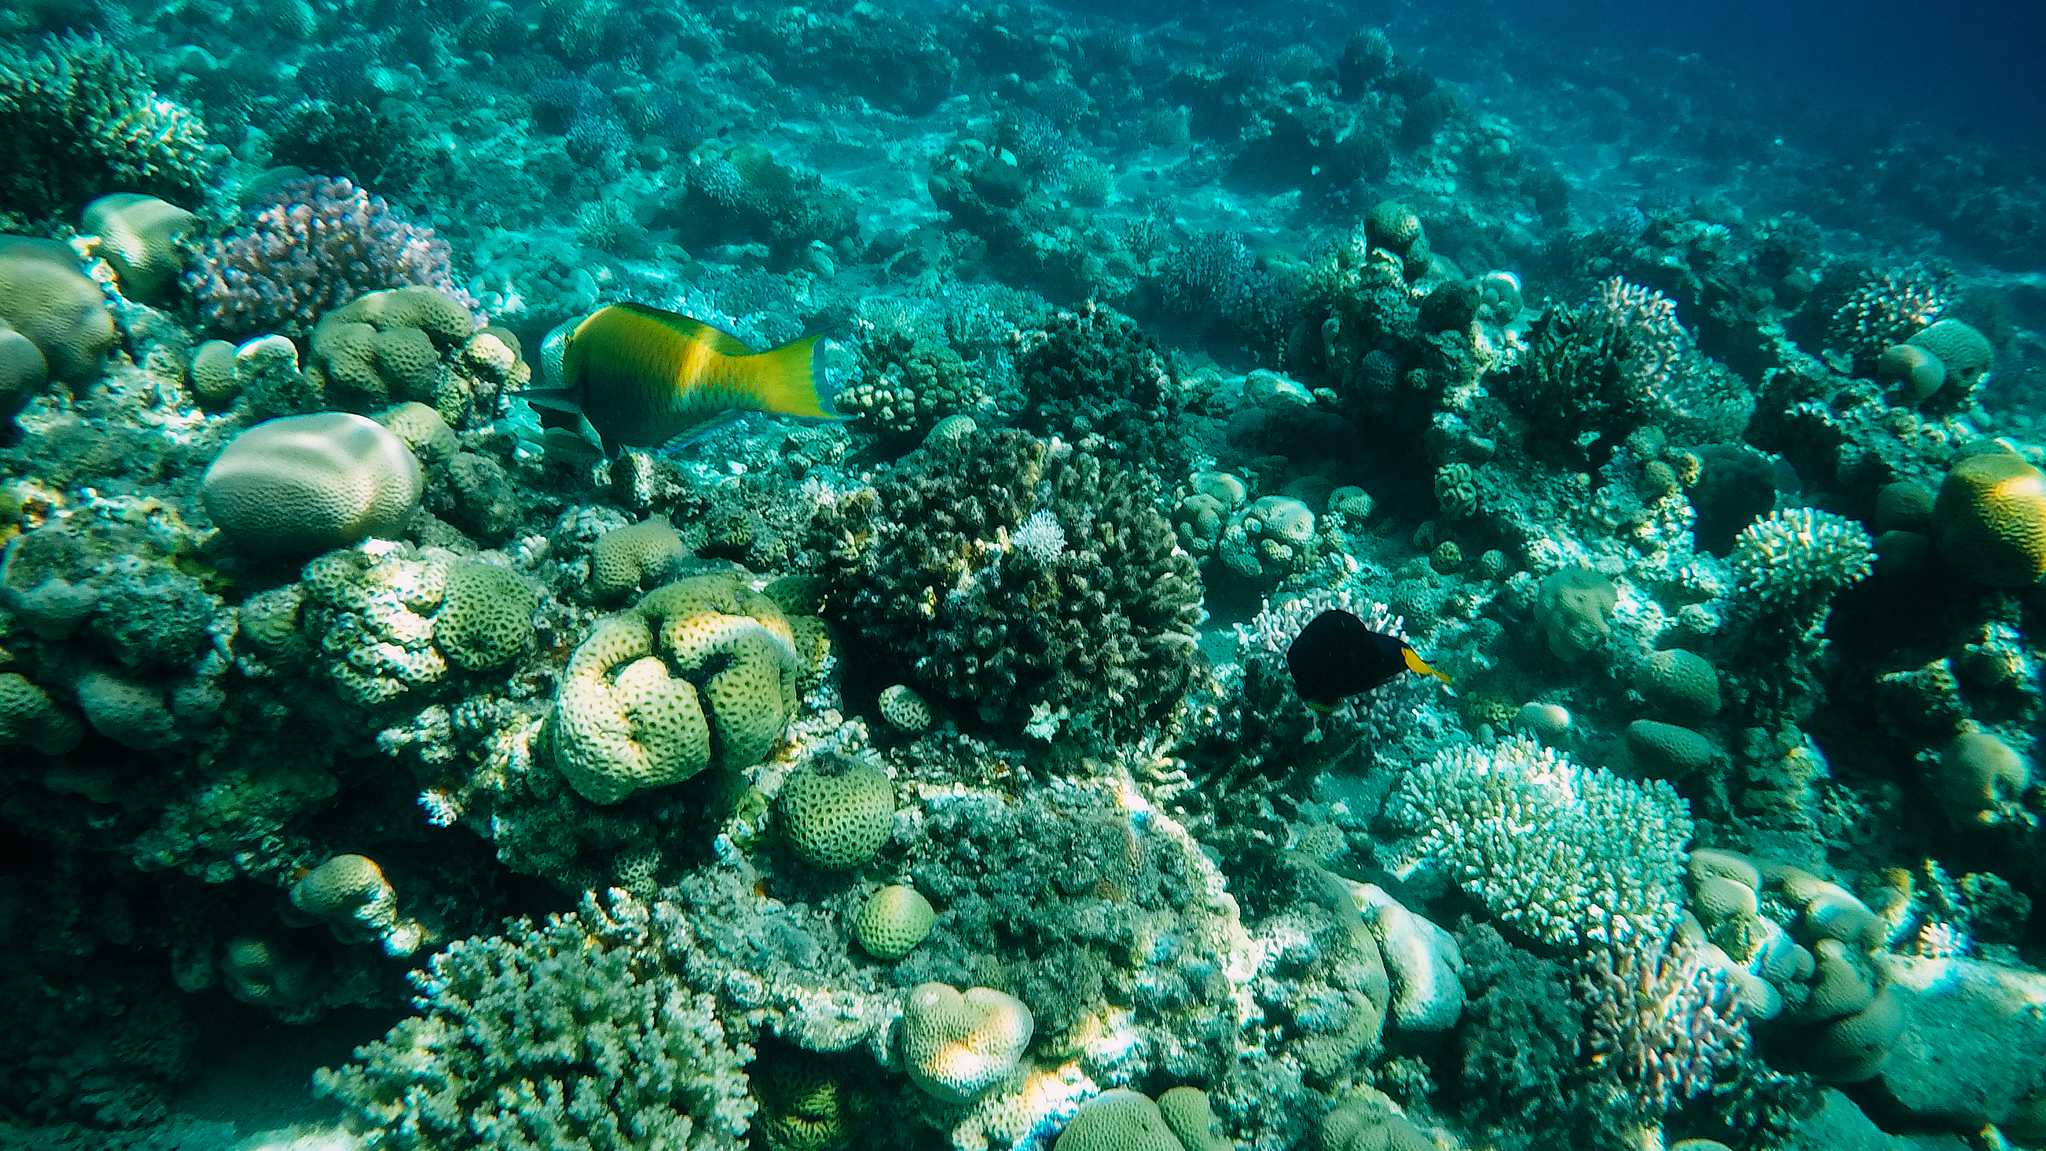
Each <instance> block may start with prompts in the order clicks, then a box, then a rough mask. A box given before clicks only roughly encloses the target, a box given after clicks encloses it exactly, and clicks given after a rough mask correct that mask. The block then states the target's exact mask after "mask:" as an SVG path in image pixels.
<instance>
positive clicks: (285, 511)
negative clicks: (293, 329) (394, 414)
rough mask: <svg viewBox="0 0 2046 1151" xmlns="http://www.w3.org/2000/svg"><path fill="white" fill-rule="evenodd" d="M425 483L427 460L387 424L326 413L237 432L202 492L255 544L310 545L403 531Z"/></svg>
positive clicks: (290, 548) (219, 518) (268, 547)
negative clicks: (422, 467)
mask: <svg viewBox="0 0 2046 1151" xmlns="http://www.w3.org/2000/svg"><path fill="white" fill-rule="evenodd" d="M425 482H426V481H425V476H424V474H423V473H422V472H421V471H420V469H419V460H418V459H417V458H415V457H414V456H413V455H412V452H411V450H410V449H408V448H406V446H405V442H404V441H403V440H401V439H399V438H398V437H397V436H395V435H393V434H391V432H390V431H389V430H388V429H386V428H385V427H384V426H383V425H381V424H379V423H377V422H376V421H375V420H371V419H368V418H365V417H363V416H358V415H353V414H350V413H348V412H319V413H315V414H313V415H309V416H287V417H285V418H283V419H277V420H270V421H268V422H265V423H261V424H257V425H256V426H255V427H253V428H250V429H249V430H248V431H245V432H243V433H242V434H241V435H239V436H236V437H235V438H234V439H233V440H232V441H231V442H230V443H229V444H228V445H227V447H226V448H224V449H222V450H221V453H220V455H219V456H218V457H216V458H215V459H214V461H213V466H212V467H210V468H208V469H206V476H205V478H204V479H203V480H201V481H200V485H199V497H200V499H201V501H203V502H204V503H205V505H206V514H207V515H209V516H211V517H213V522H214V523H215V524H217V525H219V527H220V530H221V531H223V532H225V533H227V535H228V536H229V538H231V539H233V540H234V541H235V543H237V544H239V545H240V546H242V547H244V548H247V549H248V550H250V551H255V552H270V553H277V552H284V553H289V552H312V551H321V550H324V549H327V548H334V547H341V546H343V545H345V544H349V543H353V542H354V541H356V540H359V539H362V538H364V537H366V536H376V537H379V538H394V537H396V536H398V535H401V534H402V533H403V532H404V530H405V526H406V525H407V524H408V523H410V522H411V519H412V513H413V511H414V510H415V509H416V508H417V507H418V506H419V496H420V493H421V492H422V491H424V489H425Z"/></svg>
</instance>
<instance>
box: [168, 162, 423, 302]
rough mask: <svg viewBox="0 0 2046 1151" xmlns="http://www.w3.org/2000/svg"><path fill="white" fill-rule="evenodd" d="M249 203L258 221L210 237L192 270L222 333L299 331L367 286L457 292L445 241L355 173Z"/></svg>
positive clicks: (192, 282)
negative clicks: (362, 184)
mask: <svg viewBox="0 0 2046 1151" xmlns="http://www.w3.org/2000/svg"><path fill="white" fill-rule="evenodd" d="M251 208H252V210H253V212H254V217H253V219H251V220H250V221H249V222H248V223H247V224H244V225H243V226H242V227H240V228H238V229H236V230H234V231H233V232H230V233H228V234H227V235H226V236H223V237H220V238H218V239H215V240H213V241H211V242H209V243H208V244H206V246H205V247H204V249H203V250H202V251H201V252H200V254H199V256H198V259H197V260H196V262H195V263H194V266H193V267H192V269H191V270H190V271H188V272H186V273H185V286H186V288H187V289H188V290H190V291H191V293H192V296H193V298H194V299H195V300H196V301H197V302H198V305H199V312H200V315H201V316H202V317H203V318H204V319H205V321H206V325H207V326H208V327H210V328H212V329H214V330H216V331H219V332H222V333H225V334H229V335H249V334H251V333H255V332H281V333H283V334H285V335H288V336H300V335H304V334H305V333H307V332H309V331H311V330H312V326H313V323H314V321H316V320H317V319H318V318H319V317H320V316H321V315H322V314H323V313H325V312H327V311H328V310H329V309H332V308H337V307H339V306H341V305H342V304H345V303H347V302H348V301H350V300H352V299H354V298H355V297H357V296H360V295H362V294H363V293H365V292H373V291H377V290H379V289H382V288H399V287H404V286H406V285H410V284H419V285H423V286H425V287H429V288H438V289H440V290H441V291H444V292H449V293H453V292H456V291H457V289H456V287H455V280H454V270H453V267H452V265H451V264H450V262H449V261H450V251H449V248H448V245H447V242H446V241H444V240H441V239H439V238H437V237H436V236H435V235H434V234H433V229H431V228H424V227H420V226H419V225H417V224H409V223H406V222H405V221H404V220H403V219H401V218H400V217H399V216H397V215H396V214H395V213H393V212H392V211H391V209H390V207H389V206H388V205H386V204H385V203H384V201H383V198H382V197H380V196H372V195H370V194H369V193H368V192H365V191H363V190H362V189H360V188H358V187H356V186H355V185H353V184H351V183H349V182H348V181H347V180H322V179H307V180H299V181H294V182H292V183H288V184H283V185H280V186H278V187H277V188H275V189H273V190H271V191H270V192H269V194H268V195H266V196H265V197H263V199H262V200H260V201H258V202H257V203H256V204H253V205H251Z"/></svg>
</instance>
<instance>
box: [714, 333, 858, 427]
mask: <svg viewBox="0 0 2046 1151" xmlns="http://www.w3.org/2000/svg"><path fill="white" fill-rule="evenodd" d="M832 354H833V348H832V344H831V341H829V340H827V339H825V338H824V337H823V336H821V335H820V336H804V337H803V338H802V339H800V340H796V341H794V342H792V343H787V344H783V345H782V346H781V347H779V348H770V349H768V350H767V351H764V352H755V353H754V354H752V355H750V356H734V357H731V360H730V370H731V373H732V377H733V382H734V384H736V385H738V386H739V387H740V388H742V389H743V390H744V391H746V392H747V393H748V394H750V395H752V396H753V397H754V398H755V399H756V400H758V401H759V404H760V408H761V410H762V411H768V412H773V413H775V414H776V415H782V416H793V417H795V418H797V419H808V420H844V419H850V418H851V417H850V416H847V415H846V414H845V413H844V412H841V411H839V410H838V408H837V407H835V406H833V404H832V398H833V396H834V395H835V394H836V392H837V390H838V389H837V387H836V386H835V379H836V376H837V372H836V370H835V368H834V365H833V363H832Z"/></svg>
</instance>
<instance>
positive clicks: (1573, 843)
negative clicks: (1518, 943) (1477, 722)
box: [1387, 738, 1691, 947]
mask: <svg viewBox="0 0 2046 1151" xmlns="http://www.w3.org/2000/svg"><path fill="white" fill-rule="evenodd" d="M1387 810H1388V812H1389V813H1390V814H1391V815H1392V816H1393V818H1394V819H1395V821H1398V822H1401V823H1404V824H1405V825H1407V826H1409V827H1412V828H1414V829H1415V831H1416V835H1415V837H1414V838H1413V839H1412V840H1410V841H1409V843H1408V844H1407V846H1406V848H1405V849H1404V851H1405V854H1406V855H1407V857H1408V858H1410V859H1412V860H1414V861H1416V862H1422V861H1425V862H1427V863H1431V864H1433V865H1435V866H1438V867H1441V868H1442V869H1444V870H1445V871H1446V872H1447V873H1448V874H1449V875H1450V876H1451V877H1452V878H1454V879H1455V880H1456V882H1457V883H1458V884H1460V885H1461V886H1462V887H1463V888H1464V890H1465V891H1467V892H1469V893H1470V894H1471V895H1472V896H1474V897H1475V898H1476V899H1477V900H1478V901H1479V902H1480V903H1483V904H1484V905H1485V907H1486V908H1487V909H1489V910H1490V911H1491V912H1492V914H1494V915H1496V916H1498V917H1499V918H1500V919H1502V920H1505V921H1506V922H1508V923H1510V924H1512V925H1514V926H1515V927H1517V928H1519V929H1520V930H1522V931H1524V932H1526V933H1527V934H1529V935H1531V936H1534V937H1535V938H1537V939H1540V940H1542V941H1544V942H1546V943H1550V944H1553V945H1556V946H1559V947H1578V946H1583V945H1586V944H1589V943H1593V942H1598V941H1605V940H1627V939H1634V938H1637V937H1645V938H1650V939H1659V938H1661V937H1662V936H1664V935H1666V934H1667V933H1668V932H1669V931H1670V930H1671V929H1672V928H1673V927H1674V926H1675V924H1676V917H1677V911H1678V908H1679V907H1681V906H1682V903H1683V882H1684V848H1685V845H1686V844H1688V843H1689V842H1690V839H1691V815H1690V810H1689V808H1688V807H1687V806H1686V804H1685V803H1684V801H1683V799H1681V798H1680V797H1679V796H1678V795H1677V793H1676V792H1675V791H1674V790H1673V789H1672V788H1671V787H1670V785H1669V784H1667V783H1664V782H1661V781H1654V782H1649V783H1636V782H1633V781H1631V780H1627V779H1622V778H1620V777H1619V776H1617V775H1614V774H1613V773H1612V772H1609V771H1605V770H1603V769H1601V768H1586V767H1579V766H1578V765H1577V764H1574V763H1572V762H1570V760H1569V759H1567V758H1565V757H1564V756H1562V755H1560V754H1558V753H1557V752H1555V751H1553V750H1551V749H1549V748H1545V747H1542V746H1540V745H1538V744H1536V743H1534V742H1533V741H1531V740H1527V739H1524V738H1514V739H1510V740H1506V741H1504V742H1501V743H1499V744H1497V745H1496V746H1493V747H1490V748H1478V747H1458V748H1452V749H1450V750H1448V751H1445V752H1443V753H1442V754H1441V755H1439V756H1437V757H1436V758H1435V759H1434V760H1433V761H1432V762H1430V763H1427V764H1425V765H1423V766H1421V767H1419V768H1417V769H1416V770H1414V771H1412V772H1409V773H1408V774H1407V775H1406V776H1405V777H1404V778H1403V779H1402V780H1401V781H1400V785H1399V788H1398V790H1397V791H1395V792H1394V793H1393V796H1392V798H1391V800H1390V801H1389V802H1388V804H1387Z"/></svg>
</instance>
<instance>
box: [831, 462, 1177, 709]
mask: <svg viewBox="0 0 2046 1151" xmlns="http://www.w3.org/2000/svg"><path fill="white" fill-rule="evenodd" d="M1039 511H1048V512H1050V513H1051V514H1052V515H1053V516H1055V517H1056V518H1057V521H1058V524H1059V526H1060V528H1061V530H1062V533H1063V536H1064V541H1065V546H1064V547H1063V549H1061V550H1058V551H1056V552H1054V551H1053V550H1052V549H1051V548H1049V547H1039V548H1035V549H1033V548H1032V547H1029V546H1019V545H1018V543H1017V541H1016V534H1017V533H1018V532H1019V531H1023V532H1024V533H1025V534H1024V537H1023V542H1024V545H1029V544H1030V543H1031V542H1032V540H1033V537H1041V536H1045V535H1048V534H1049V533H1048V531H1043V530H1038V531H1035V532H1032V531H1027V530H1026V528H1027V525H1028V524H1029V521H1030V518H1031V516H1032V514H1033V513H1035V512H1039ZM1039 523H1040V525H1042V523H1043V521H1039ZM832 527H833V529H834V530H836V531H837V532H839V533H841V534H840V536H839V538H838V539H837V540H827V541H825V550H828V551H831V552H833V553H834V554H833V563H834V565H835V566H836V567H837V568H838V571H837V572H836V575H837V577H838V578H837V583H838V588H837V590H836V591H835V592H834V593H833V602H834V604H835V605H836V608H837V611H838V614H839V615H840V616H841V618H843V619H844V620H845V622H846V623H848V624H849V625H851V627H852V628H853V629H854V630H855V631H856V632H858V633H859V634H860V636H861V638H862V639H863V640H865V641H866V643H867V645H868V646H869V650H872V651H875V652H889V653H893V654H894V656H895V657H896V658H897V659H899V660H901V662H902V664H903V665H904V666H903V670H904V671H906V672H908V673H909V674H910V676H911V677H912V679H913V682H914V683H915V684H916V685H917V687H918V689H919V690H925V691H928V692H929V693H930V694H932V695H934V696H938V697H942V698H945V699H948V700H952V701H956V702H958V703H961V704H964V705H965V706H966V709H967V710H968V711H969V713H971V712H973V711H976V710H977V711H978V714H979V715H980V716H981V717H982V719H983V720H984V721H986V722H988V723H991V724H995V725H997V726H1001V727H1005V728H1007V729H1009V730H1010V731H1017V730H1019V729H1023V728H1024V727H1025V726H1026V725H1031V730H1033V731H1035V732H1038V733H1040V734H1044V735H1050V734H1051V733H1052V732H1054V731H1056V730H1058V728H1059V727H1061V726H1069V727H1070V728H1072V729H1074V730H1077V731H1080V732H1088V731H1091V732H1092V733H1094V734H1095V735H1096V736H1099V737H1102V738H1104V739H1114V738H1119V737H1121V736H1124V735H1127V734H1129V733H1132V732H1134V731H1136V730H1137V729H1138V728H1139V727H1140V726H1141V725H1142V724H1143V723H1145V722H1147V721H1151V720H1156V719H1158V718H1161V717H1163V716H1164V715H1165V714H1166V713H1168V712H1169V711H1170V710H1171V709H1172V708H1173V706H1174V705H1176V704H1177V703H1178V702H1179V700H1180V699H1181V698H1182V697H1183V696H1184V695H1185V694H1186V691H1187V687H1188V685H1189V683H1190V682H1191V679H1192V675H1193V671H1194V668H1195V666H1196V661H1197V657H1196V655H1195V652H1194V641H1193V628H1194V624H1195V619H1196V614H1197V612H1198V610H1199V602H1200V583H1199V575H1198V573H1197V572H1196V571H1195V569H1194V565H1193V560H1192V559H1191V558H1190V557H1189V556H1187V555H1186V554H1185V553H1184V552H1181V551H1179V550H1178V548H1177V547H1176V546H1175V545H1174V541H1173V535H1172V528H1171V527H1170V526H1169V525H1168V524H1166V522H1165V521H1164V519H1163V518H1161V517H1160V516H1159V515H1158V514H1157V513H1156V512H1155V511H1153V510H1152V509H1151V501H1150V498H1149V493H1148V492H1147V491H1146V489H1145V485H1144V484H1143V483H1141V482H1140V481H1139V480H1138V479H1136V478H1135V477H1132V476H1131V475H1130V474H1129V473H1127V472H1125V471H1123V470H1122V469H1121V468H1119V467H1117V466H1115V465H1113V464H1108V463H1103V462H1102V461H1100V460H1097V459H1095V458H1094V457H1092V456H1089V455H1086V454H1084V453H1081V452H1076V451H1073V450H1072V449H1070V448H1065V447H1059V448H1057V449H1054V448H1053V446H1052V445H1050V444H1047V443H1045V442H1044V441H1042V440H1038V439H1035V438H1034V437H1031V436H1028V435H1025V434H1023V433H1020V432H1015V431H1003V432H994V433H979V434H976V435H974V436H972V437H971V438H969V439H966V440H963V441H961V442H960V443H959V444H958V445H957V446H956V447H953V448H947V447H945V446H943V445H940V446H937V447H931V448H924V449H922V450H920V451H918V452H916V453H913V454H912V455H910V456H909V457H907V458H906V459H905V461H904V462H903V464H902V465H901V466H900V467H899V468H898V469H897V470H896V471H895V472H894V473H892V474H890V475H888V476H885V477H884V478H882V479H881V481H880V482H879V483H878V484H877V485H876V486H875V488H874V489H872V492H871V494H870V495H861V496H858V497H855V498H854V499H852V500H849V501H847V502H846V504H845V505H844V506H843V507H841V508H840V509H839V512H838V517H837V522H836V523H835V524H833V525H832ZM1039 542H1043V541H1042V540H1040V541H1039ZM1047 561H1049V562H1047Z"/></svg>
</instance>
